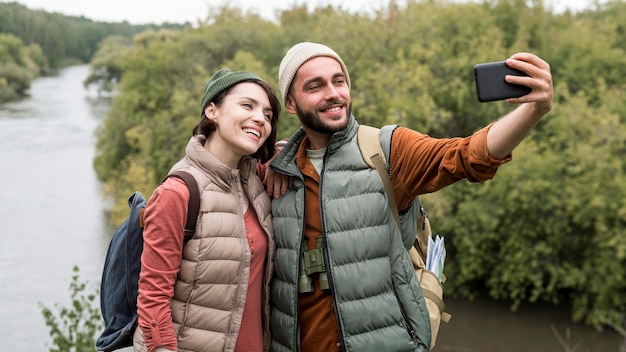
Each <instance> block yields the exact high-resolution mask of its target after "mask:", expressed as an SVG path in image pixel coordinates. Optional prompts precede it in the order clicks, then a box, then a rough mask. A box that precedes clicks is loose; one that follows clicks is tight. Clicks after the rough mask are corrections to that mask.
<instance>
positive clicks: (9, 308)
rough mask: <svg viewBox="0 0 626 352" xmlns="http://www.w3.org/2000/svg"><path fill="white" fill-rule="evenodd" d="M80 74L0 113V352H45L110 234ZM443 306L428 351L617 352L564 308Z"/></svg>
mask: <svg viewBox="0 0 626 352" xmlns="http://www.w3.org/2000/svg"><path fill="white" fill-rule="evenodd" d="M87 73H88V67H87V66H76V67H71V68H68V69H65V70H62V71H61V73H60V75H59V76H58V77H49V78H43V79H38V80H37V81H35V82H34V83H33V86H32V88H31V90H30V95H31V96H30V97H28V98H26V99H23V100H21V101H19V102H13V103H9V104H4V105H0V167H1V168H2V172H0V185H2V189H1V190H0V229H1V230H0V231H2V235H1V236H0V282H2V285H0V302H1V303H0V317H1V318H2V319H0V350H10V351H13V352H44V351H47V350H48V349H47V348H46V343H47V342H48V341H49V340H50V338H49V336H48V328H47V327H46V326H45V323H44V320H43V318H42V317H41V313H40V308H39V306H38V304H39V303H40V302H41V303H43V304H45V305H46V306H48V307H50V308H54V304H55V303H60V304H61V306H67V305H68V304H69V291H68V287H69V283H70V280H71V276H72V267H73V266H74V265H78V266H79V267H80V269H81V277H82V278H83V279H85V280H88V281H89V282H90V283H91V284H92V285H93V289H94V291H95V289H96V287H97V284H98V283H99V280H100V274H101V269H102V265H103V261H104V255H105V251H106V248H107V246H108V242H109V239H110V235H111V233H112V229H110V228H107V226H106V225H105V223H104V213H103V204H102V201H101V198H100V184H99V183H98V181H97V179H96V176H95V173H94V171H93V167H92V161H93V156H94V136H93V133H94V130H95V128H96V127H97V126H98V124H99V123H100V122H101V121H102V120H103V119H104V117H105V116H106V113H107V111H108V108H109V105H110V101H109V100H108V99H102V98H99V97H98V96H97V94H96V93H95V92H89V91H85V90H84V88H83V86H82V80H83V79H84V78H86V77H87ZM446 303H447V305H448V310H449V311H450V312H451V313H452V314H453V317H452V321H451V322H450V323H448V324H444V325H442V327H441V331H440V336H439V339H438V344H437V346H436V347H435V351H442V352H443V351H446V352H449V351H455V352H473V351H496V352H499V351H507V352H531V351H538V352H543V351H550V352H551V351H555V352H560V351H568V350H567V349H564V348H563V347H561V345H559V343H558V339H557V336H556V334H555V333H553V332H552V330H551V327H552V326H553V327H554V328H555V329H556V330H555V331H556V333H557V334H560V336H563V337H565V336H566V335H567V332H568V329H569V331H570V336H571V344H570V345H569V346H570V347H572V348H571V349H570V351H576V352H590V351H603V352H604V351H618V346H619V343H620V341H621V338H620V337H619V336H618V335H617V334H616V333H615V332H613V331H612V330H611V331H608V330H607V331H605V332H603V333H597V332H595V331H594V330H592V329H591V328H589V327H585V326H583V325H581V324H574V323H571V322H570V320H569V309H567V308H555V307H552V306H546V305H533V306H527V307H522V308H521V309H520V310H519V311H518V312H516V313H511V312H510V311H509V307H508V305H506V304H499V303H493V302H491V301H486V300H483V301H481V300H478V301H474V302H465V301H460V300H453V299H450V298H447V299H446ZM575 346H578V347H577V348H573V347H575ZM129 350H130V349H124V350H120V352H122V351H129Z"/></svg>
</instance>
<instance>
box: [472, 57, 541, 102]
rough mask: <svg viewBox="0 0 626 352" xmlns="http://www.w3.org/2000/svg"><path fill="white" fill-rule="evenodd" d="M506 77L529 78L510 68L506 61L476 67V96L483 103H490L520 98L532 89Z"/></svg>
mask: <svg viewBox="0 0 626 352" xmlns="http://www.w3.org/2000/svg"><path fill="white" fill-rule="evenodd" d="M506 75H516V76H528V75H527V74H525V73H524V72H522V71H520V70H516V69H514V68H510V67H509V66H507V65H506V63H505V62H504V61H498V62H487V63H482V64H477V65H475V66H474V79H475V81H476V94H477V96H478V101H480V102H481V103H484V102H488V101H496V100H504V99H508V98H518V97H521V96H523V95H526V94H528V93H530V91H531V90H532V89H530V88H528V87H525V86H521V85H518V84H511V83H508V82H506V81H505V80H504V76H506Z"/></svg>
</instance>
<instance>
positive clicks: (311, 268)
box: [298, 236, 330, 293]
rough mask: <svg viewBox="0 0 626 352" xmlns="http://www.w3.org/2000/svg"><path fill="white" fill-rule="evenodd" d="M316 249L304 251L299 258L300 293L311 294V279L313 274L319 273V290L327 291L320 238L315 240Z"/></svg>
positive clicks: (326, 278) (327, 284) (327, 285)
mask: <svg viewBox="0 0 626 352" xmlns="http://www.w3.org/2000/svg"><path fill="white" fill-rule="evenodd" d="M315 242H316V243H317V248H315V249H308V248H307V249H306V250H305V251H304V252H303V253H302V256H301V257H300V285H299V287H298V288H299V291H300V293H311V292H313V278H312V277H311V275H312V274H314V273H319V283H320V289H321V290H328V289H329V288H330V285H329V283H328V276H327V275H326V265H325V263H324V253H323V252H322V237H321V236H320V237H317V238H316V239H315Z"/></svg>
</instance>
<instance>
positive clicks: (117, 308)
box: [95, 171, 200, 352]
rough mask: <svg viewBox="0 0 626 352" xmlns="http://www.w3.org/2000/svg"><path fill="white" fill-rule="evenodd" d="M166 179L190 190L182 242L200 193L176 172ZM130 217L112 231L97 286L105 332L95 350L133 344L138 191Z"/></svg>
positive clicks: (139, 243) (190, 230) (139, 246)
mask: <svg viewBox="0 0 626 352" xmlns="http://www.w3.org/2000/svg"><path fill="white" fill-rule="evenodd" d="M168 177H178V178H180V179H182V180H183V181H185V184H187V188H189V194H190V198H189V211H188V214H187V222H186V225H185V238H184V243H185V242H187V241H188V240H189V239H190V238H191V237H193V234H194V232H195V228H196V222H197V219H198V213H199V211H200V191H199V190H198V185H197V183H196V180H195V179H194V177H193V176H192V175H190V174H188V173H186V172H182V171H178V172H173V173H171V174H169V175H168V176H167V177H166V179H167V178H168ZM128 206H129V207H130V215H129V216H128V218H127V219H126V220H125V221H124V223H122V225H120V227H118V228H117V230H115V233H114V234H113V238H112V239H111V243H110V244H109V248H108V250H107V254H106V258H105V261H104V270H103V272H102V282H101V283H100V310H101V312H102V317H103V318H104V331H103V332H102V334H101V335H100V337H98V340H97V341H96V346H95V347H96V350H97V351H103V352H108V351H114V350H117V349H120V348H123V347H129V346H132V345H133V334H134V333H135V329H136V328H137V290H138V286H139V272H140V271H141V252H142V251H143V211H144V208H145V207H146V200H145V199H144V197H143V196H142V195H141V193H139V192H135V193H133V194H132V195H131V196H130V197H129V198H128Z"/></svg>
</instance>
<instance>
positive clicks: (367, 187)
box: [270, 116, 430, 352]
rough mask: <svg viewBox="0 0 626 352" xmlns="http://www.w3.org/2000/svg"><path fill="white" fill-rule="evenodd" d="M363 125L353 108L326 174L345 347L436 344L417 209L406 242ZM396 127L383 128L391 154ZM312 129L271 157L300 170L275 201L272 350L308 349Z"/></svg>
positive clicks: (360, 351)
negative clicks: (416, 251)
mask: <svg viewBox="0 0 626 352" xmlns="http://www.w3.org/2000/svg"><path fill="white" fill-rule="evenodd" d="M357 129H358V123H357V122H356V120H355V118H354V117H353V116H351V117H350V122H349V125H348V128H346V129H345V130H343V131H340V132H337V133H335V134H334V135H333V136H332V138H331V139H330V143H329V145H328V148H327V150H326V155H325V156H324V168H323V171H322V172H321V175H320V206H321V208H320V213H321V218H322V222H323V224H322V226H323V232H324V234H323V237H324V245H323V248H324V257H325V261H326V263H327V265H326V273H327V275H328V280H329V282H330V285H331V293H332V296H333V302H334V307H335V313H336V317H337V325H338V327H339V330H340V331H339V334H340V338H341V344H342V349H343V351H356V352H364V351H376V352H379V351H385V352H393V351H428V346H430V320H429V316H428V310H427V308H426V303H425V301H424V297H423V294H422V290H421V287H420V285H419V282H418V281H417V278H416V276H415V272H414V270H413V265H412V264H411V260H410V258H409V256H408V254H407V248H408V246H410V244H412V242H413V240H414V234H415V227H414V226H415V223H416V218H415V215H416V212H415V211H409V212H408V213H407V214H405V215H404V216H403V219H402V220H403V223H406V224H411V223H412V226H413V232H408V233H407V232H406V231H404V233H406V234H407V236H406V238H405V239H404V243H403V238H402V237H401V235H400V233H399V231H398V228H397V225H396V223H395V221H394V218H393V215H392V213H391V211H390V209H389V207H388V206H387V204H388V203H387V196H386V193H385V190H384V186H383V183H382V181H381V179H380V177H379V176H378V173H377V172H376V170H374V169H371V168H370V167H369V166H368V165H367V164H366V163H365V161H364V160H363V157H362V156H361V153H360V151H359V147H358V145H357V138H356V133H357ZM392 129H393V128H387V129H383V132H382V133H381V137H382V143H383V148H384V149H385V150H386V154H387V155H388V153H389V146H390V144H391V131H392ZM384 131H386V132H384ZM304 136H305V134H304V131H303V130H302V129H300V130H298V131H297V132H296V133H295V134H294V136H293V137H292V138H291V139H290V140H289V142H288V143H287V145H286V146H285V147H284V149H283V150H282V152H281V153H280V154H279V155H278V156H277V157H276V159H275V160H274V161H273V162H272V164H271V167H272V168H273V169H275V170H276V171H278V172H280V173H283V174H286V175H289V176H292V177H293V178H294V187H293V188H291V189H290V190H289V192H288V193H287V194H286V195H285V196H282V197H281V198H279V199H275V200H274V201H273V202H272V216H273V223H274V235H275V240H276V246H277V248H276V255H275V262H274V263H275V267H274V268H275V269H274V279H273V281H272V284H271V305H272V307H271V322H270V327H271V331H272V343H271V346H270V350H271V351H276V352H286V351H299V350H300V338H299V324H298V319H299V312H298V295H299V293H298V278H299V266H300V260H299V258H300V253H301V250H302V245H303V241H302V239H303V233H302V231H303V229H304V216H305V214H304V204H305V200H304V194H305V191H304V179H303V176H302V174H301V172H300V170H299V168H298V167H297V165H296V163H295V156H296V153H297V151H298V147H299V145H300V143H301V142H302V140H303V138H304ZM387 160H389V158H387ZM409 227H410V225H409ZM405 243H406V245H405Z"/></svg>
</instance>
